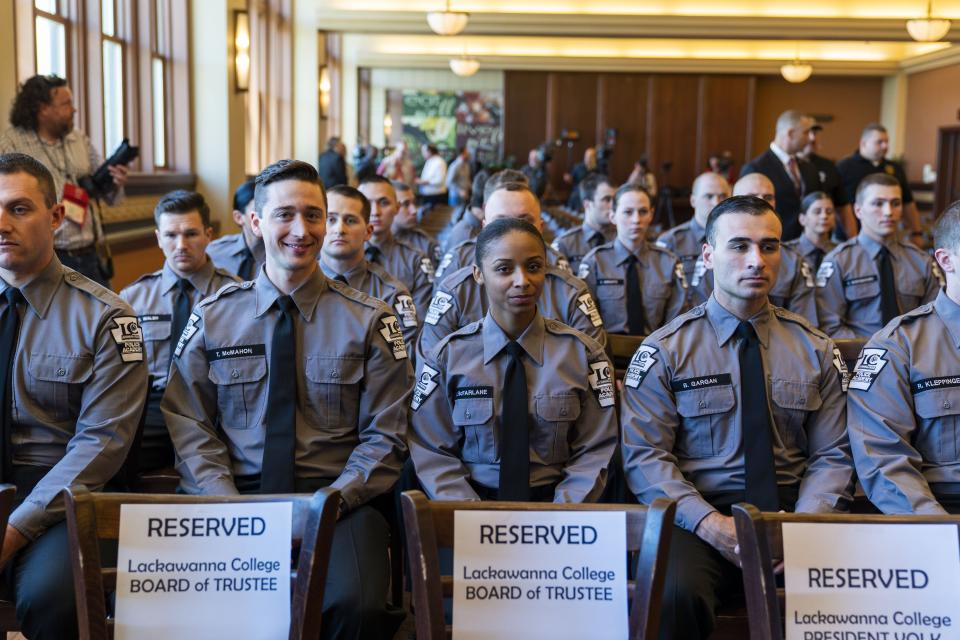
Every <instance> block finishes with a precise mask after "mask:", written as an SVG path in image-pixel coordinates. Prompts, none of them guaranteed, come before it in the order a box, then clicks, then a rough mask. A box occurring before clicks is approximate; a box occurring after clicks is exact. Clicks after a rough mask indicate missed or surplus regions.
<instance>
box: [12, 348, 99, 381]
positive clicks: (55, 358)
mask: <svg viewBox="0 0 960 640" xmlns="http://www.w3.org/2000/svg"><path fill="white" fill-rule="evenodd" d="M28 370H29V371H30V375H31V376H32V377H33V378H35V379H37V380H43V381H44V382H63V383H66V384H80V383H82V382H86V381H87V380H88V379H89V378H90V376H91V375H92V374H93V358H92V357H91V356H88V355H80V356H63V355H55V354H51V353H31V354H30V366H29V367H28Z"/></svg>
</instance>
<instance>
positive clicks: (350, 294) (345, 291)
mask: <svg viewBox="0 0 960 640" xmlns="http://www.w3.org/2000/svg"><path fill="white" fill-rule="evenodd" d="M327 284H328V285H329V286H330V289H331V290H332V291H336V292H337V293H339V294H340V295H342V296H343V297H344V298H347V299H349V300H353V301H354V302H358V303H360V304H362V305H363V306H365V307H370V308H371V309H373V310H375V311H383V312H385V313H390V314H392V313H393V311H392V310H391V309H390V307H389V306H387V303H385V302H384V301H383V300H380V299H379V298H374V297H373V296H371V295H369V294H366V293H364V292H363V291H357V290H356V289H354V288H353V287H351V286H350V285H348V284H343V283H342V282H340V281H339V280H333V279H327Z"/></svg>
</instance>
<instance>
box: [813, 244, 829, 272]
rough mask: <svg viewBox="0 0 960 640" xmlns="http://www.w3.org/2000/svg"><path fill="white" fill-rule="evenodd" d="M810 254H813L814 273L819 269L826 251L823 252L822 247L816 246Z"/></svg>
mask: <svg viewBox="0 0 960 640" xmlns="http://www.w3.org/2000/svg"><path fill="white" fill-rule="evenodd" d="M810 254H811V255H812V256H813V272H814V273H816V272H817V271H819V270H820V263H821V262H823V256H825V255H826V253H824V251H823V249H821V248H819V247H817V248H816V249H814V250H813V251H811V252H810Z"/></svg>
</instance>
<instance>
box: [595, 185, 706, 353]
mask: <svg viewBox="0 0 960 640" xmlns="http://www.w3.org/2000/svg"><path fill="white" fill-rule="evenodd" d="M611 219H612V221H613V223H614V225H615V226H616V227H617V237H616V238H615V239H614V241H613V242H610V243H607V244H604V245H601V246H599V247H597V248H596V249H594V250H593V251H591V252H590V253H588V254H587V255H586V256H584V258H583V260H582V261H581V262H580V272H579V274H578V275H579V276H580V278H582V279H583V280H585V281H586V282H587V286H589V287H590V292H591V293H592V294H593V297H594V299H595V300H596V301H597V305H598V306H599V307H600V316H601V317H602V318H603V324H604V325H605V326H606V327H607V331H608V332H609V333H626V334H630V335H647V334H648V333H650V332H651V331H653V330H655V329H658V328H659V327H660V326H662V325H664V324H666V323H667V322H669V321H670V320H672V319H673V318H675V317H676V316H678V315H680V314H681V313H682V312H683V311H684V310H685V308H686V304H687V282H686V279H685V278H684V277H683V266H682V265H681V263H680V261H679V260H678V259H677V257H676V256H675V255H673V254H672V253H670V251H668V250H667V249H663V248H661V247H658V246H656V245H654V244H651V243H650V242H648V241H647V229H649V228H650V223H651V222H652V221H653V207H652V206H651V203H650V194H648V193H647V191H646V189H644V188H643V187H641V186H640V185H638V184H635V183H629V182H628V183H627V184H625V185H623V186H622V187H620V188H619V189H617V193H616V194H615V195H614V196H613V213H612V214H611Z"/></svg>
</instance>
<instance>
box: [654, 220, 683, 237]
mask: <svg viewBox="0 0 960 640" xmlns="http://www.w3.org/2000/svg"><path fill="white" fill-rule="evenodd" d="M689 230H690V221H689V220H688V221H686V222H681V223H680V224H678V225H677V226H675V227H671V228H669V229H667V230H666V231H664V232H663V233H661V234H660V238H672V237H674V236H675V235H677V234H678V233H680V232H682V231H689ZM658 240H659V238H658Z"/></svg>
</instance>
